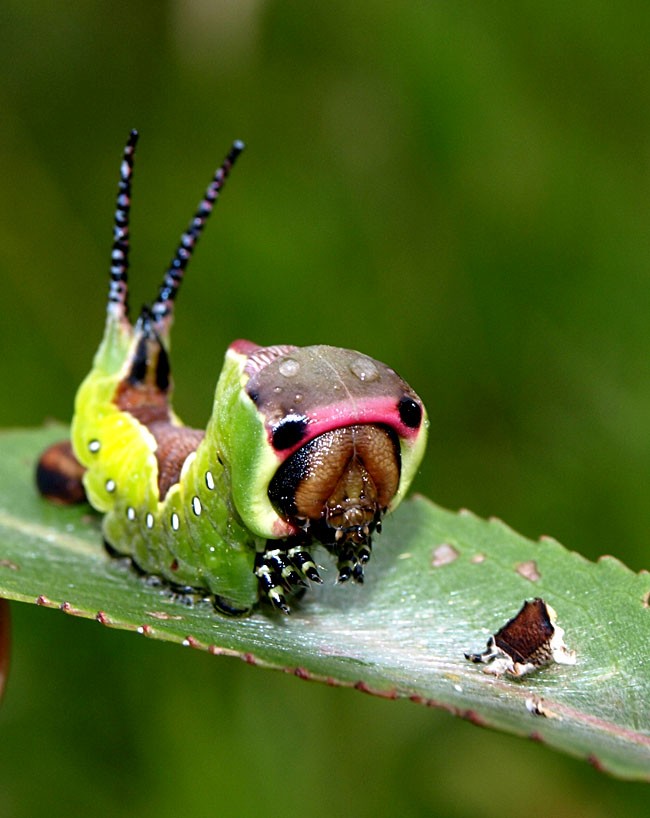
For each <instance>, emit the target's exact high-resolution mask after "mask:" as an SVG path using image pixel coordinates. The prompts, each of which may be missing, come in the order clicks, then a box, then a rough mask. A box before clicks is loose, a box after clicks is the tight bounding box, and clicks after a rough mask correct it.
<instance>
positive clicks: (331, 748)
mask: <svg viewBox="0 0 650 818" xmlns="http://www.w3.org/2000/svg"><path fill="white" fill-rule="evenodd" d="M0 38H1V39H0V41H1V43H2V48H1V49H0V112H1V113H0V173H1V175H2V180H3V195H2V197H1V198H0V230H1V231H2V237H1V238H2V240H1V241H0V265H1V268H2V269H1V274H2V305H3V307H2V318H1V319H0V340H1V343H2V363H1V364H0V372H1V373H2V383H3V384H4V386H3V390H2V391H3V398H2V401H1V403H0V422H1V423H2V425H6V426H16V425H38V424H41V423H42V422H43V421H44V420H45V419H46V418H51V417H55V418H59V419H64V420H65V419H68V418H69V417H70V415H71V408H72V399H73V395H74V392H75V389H76V387H77V385H78V383H79V381H80V380H81V378H82V377H83V375H84V374H85V373H86V371H87V369H88V366H89V363H90V359H91V356H92V354H93V352H94V350H95V347H96V345H97V342H98V340H99V337H100V334H101V330H102V324H103V314H104V298H105V293H106V281H107V278H106V275H107V269H108V255H109V246H110V235H111V218H112V211H113V203H114V195H115V190H116V183H117V170H118V165H119V157H120V152H121V149H122V145H123V143H124V140H125V138H126V135H127V133H128V131H129V129H130V128H132V127H137V128H138V129H139V130H140V132H141V141H140V146H139V155H138V159H137V167H136V175H135V189H134V207H133V214H132V226H133V242H134V244H133V251H132V303H133V304H134V305H135V306H137V305H138V304H139V303H140V302H142V301H144V300H147V299H149V298H150V297H151V295H152V294H153V292H154V290H155V286H156V284H157V282H158V279H159V276H160V274H161V272H162V269H163V267H164V265H165V264H166V263H167V261H168V260H169V257H170V255H171V253H172V251H173V249H174V247H175V243H176V241H177V237H178V235H179V234H180V231H181V229H183V228H184V227H185V225H186V223H187V221H188V219H189V216H190V215H191V212H192V210H193V208H194V206H195V204H196V203H197V201H198V199H199V196H200V195H201V192H202V191H203V189H204V187H205V185H206V184H207V182H208V180H209V178H210V174H211V173H212V171H213V169H214V167H215V166H216V165H217V164H218V163H219V162H220V161H221V158H222V156H223V154H224V153H225V151H226V150H227V148H228V146H229V144H230V142H231V140H232V139H233V138H242V139H244V140H245V141H246V142H247V144H248V150H247V152H246V154H245V155H244V156H243V157H242V159H241V161H240V163H239V165H238V167H237V169H236V172H235V174H234V175H233V178H232V180H231V182H230V184H229V187H228V190H227V191H226V193H225V195H224V198H223V200H222V202H221V203H220V205H219V207H218V211H217V213H216V214H215V218H214V223H213V224H211V225H210V226H209V229H208V231H207V233H206V235H205V237H204V239H203V240H202V242H201V245H200V247H199V250H198V252H197V254H196V258H195V260H194V263H193V264H192V266H191V268H190V275H189V280H188V281H187V283H186V289H185V290H184V292H183V293H182V296H181V298H180V302H179V307H180V308H179V312H178V319H177V322H176V327H175V333H174V356H173V363H174V367H175V370H174V371H175V376H176V383H177V393H176V394H177V401H176V403H177V408H178V410H179V412H180V413H181V415H182V416H183V417H184V418H185V419H186V420H187V421H188V422H190V423H193V424H197V425H198V424H200V425H203V424H204V422H205V420H206V418H207V415H208V413H209V411H210V406H211V400H212V392H213V388H214V384H215V383H216V378H217V375H218V372H219V370H220V368H221V360H222V356H223V352H224V350H225V347H226V346H227V344H228V343H229V342H230V341H231V340H232V339H234V338H237V337H250V338H252V339H254V340H256V341H259V342H260V343H265V344H266V343H280V342H292V343H298V344H301V343H310V342H324V343H330V344H336V345H339V346H351V347H355V348H359V349H361V350H363V351H365V352H368V353H369V354H371V355H373V356H374V357H377V358H379V359H382V360H386V361H387V362H388V363H390V364H391V365H393V366H394V367H395V368H396V369H397V370H398V371H399V372H400V373H401V374H403V375H404V377H406V378H407V379H408V380H409V381H410V382H411V383H412V384H413V385H414V386H415V388H416V389H417V390H418V391H419V393H420V394H421V395H422V397H423V398H424V400H425V402H426V404H427V406H428V409H429V413H430V416H431V442H430V448H429V454H428V458H427V461H426V464H425V466H424V467H423V469H422V471H421V474H420V475H419V478H418V482H417V489H419V490H420V491H422V492H424V493H425V494H427V495H429V496H430V497H432V498H433V499H435V500H436V501H437V502H439V503H441V504H442V505H444V506H447V507H449V508H458V507H462V506H465V507H468V508H471V509H472V510H474V511H475V512H477V513H478V514H480V515H482V516H489V515H496V516H499V517H502V518H503V519H505V520H506V521H507V522H508V523H510V524H511V525H512V526H513V527H514V528H516V529H517V530H519V531H521V532H522V533H524V534H526V535H528V536H530V537H533V538H537V537H538V536H540V535H542V534H551V535H553V536H555V537H557V538H558V539H560V540H561V541H562V542H564V543H565V544H566V545H567V546H568V547H570V548H572V549H575V550H578V551H580V552H582V553H583V554H585V555H587V556H589V557H590V558H594V559H595V558H597V557H598V555H600V554H602V553H613V554H615V555H617V556H618V557H620V558H621V559H623V560H624V561H625V562H626V563H627V564H629V565H630V566H631V567H632V568H634V569H635V570H638V569H641V568H643V567H649V563H650V560H649V559H648V550H647V549H648V531H649V530H650V504H649V503H648V502H647V495H648V486H649V485H650V424H649V423H648V418H649V417H650V365H649V356H648V350H649V349H650V323H649V321H648V315H649V314H650V138H649V135H650V6H649V5H648V4H647V3H645V2H633V1H632V0H621V2H617V3H616V4H614V3H612V2H609V3H608V2H600V0H590V2H576V3H560V2H553V1H552V2H548V3H544V4H539V3H526V2H524V3H521V2H519V3H514V2H505V3H501V4H487V3H485V4H480V3H479V4H473V3H466V2H453V3H442V2H405V3H395V2H389V1H388V0H376V2H372V3H371V2H359V3H354V4H353V3H348V2H342V1H341V0H331V1H330V2H328V3H320V4H318V3H310V2H302V3H300V2H286V0H228V1H227V2H225V1H223V2H210V1H209V0H177V1H176V2H172V1H171V0H170V1H169V2H142V1H140V0H135V2H134V0H131V2H123V1H122V2H116V0H111V2H108V0H97V1H96V2H93V3H88V2H80V1H79V0H72V2H67V3H60V4H55V3H43V2H34V1H33V0H20V2H18V0H4V2H3V4H2V10H1V11H0ZM13 616H14V639H15V644H14V657H13V667H12V675H11V677H10V680H9V687H8V690H7V693H6V698H5V701H4V704H3V707H2V709H1V710H0V737H1V741H0V748H1V749H0V818H5V816H10V817H11V818H21V817H22V816H30V817H31V816H35V815H42V814H53V815H60V814H64V813H65V814H66V815H68V816H87V815H88V814H90V813H91V811H92V814H93V815H94V816H97V817H98V818H99V817H101V816H113V815H138V816H176V815H179V814H186V815H196V814H200V813H201V814H217V815H220V814H227V815H235V816H253V815H258V814H266V815H271V816H274V815H278V816H283V817H284V818H293V816H303V815H310V816H324V815H337V814H342V813H345V814H349V815H354V816H395V815H397V816H425V815H434V816H436V815H437V816H469V815H475V814H478V813H480V814H481V815H483V816H488V818H491V816H501V815H503V813H504V810H508V811H510V810H512V809H517V810H520V809H521V810H525V812H526V813H527V814H528V815H532V816H538V815H539V816H542V815H543V816H548V815H553V816H565V815H566V816H569V815H571V816H574V815H580V816H585V817H586V818H597V817H599V816H609V815H611V814H613V813H614V812H616V814H623V813H626V812H629V814H641V812H642V811H645V809H646V807H647V790H646V789H645V787H644V786H643V785H635V784H624V783H621V782H617V781H614V780H611V779H608V778H605V777H603V776H601V775H600V774H599V773H597V772H596V771H595V770H593V769H591V768H590V767H589V766H588V765H587V764H585V763H582V762H577V761H573V760H571V759H566V758H564V757H562V756H560V755H557V754H555V753H553V752H551V751H549V750H547V749H545V748H543V747H539V746H537V745H535V744H533V743H531V742H525V741H522V740H517V739H514V738H510V737H507V736H502V735H499V734H495V733H489V732H486V731H481V730H478V729H477V728H475V727H472V726H470V725H469V724H466V723H464V722H461V721H458V720H454V719H452V718H451V717H450V716H448V715H447V714H445V713H438V712H432V711H429V710H426V709H423V708H419V707H416V706H414V705H412V704H409V703H390V702H386V701H381V700H374V699H372V698H370V697H365V696H362V695H360V694H359V693H356V692H351V691H347V690H336V689H330V688H326V687H323V686H319V685H314V684H306V683H305V682H302V681H299V680H297V679H294V678H291V677H288V676H284V675H283V674H279V673H275V674H274V673H271V672H264V671H261V670H257V669H255V668H251V667H248V666H246V665H244V664H243V663H240V662H237V661H235V660H228V659H223V658H221V659H216V658H213V657H209V656H206V655H200V654H196V653H192V652H189V651H186V652H183V651H181V650H180V649H178V648H175V647H171V646H168V645H160V644H152V643H149V642H146V641H144V640H138V639H136V638H134V637H133V636H131V635H126V634H122V633H115V632H110V631H107V630H106V629H102V628H99V627H98V626H97V625H96V624H94V623H89V622H81V621H75V620H72V619H69V618H66V617H64V616H63V615H61V614H60V613H57V612H52V611H45V610H41V609H36V608H34V607H32V606H24V605H23V606H20V605H14V606H13Z"/></svg>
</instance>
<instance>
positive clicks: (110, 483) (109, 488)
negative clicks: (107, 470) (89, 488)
mask: <svg viewBox="0 0 650 818" xmlns="http://www.w3.org/2000/svg"><path fill="white" fill-rule="evenodd" d="M116 488H117V487H116V485H115V480H110V479H109V480H107V481H106V491H107V492H108V493H109V494H112V493H113V492H114V491H115V489H116Z"/></svg>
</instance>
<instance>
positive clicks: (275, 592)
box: [255, 540, 322, 614]
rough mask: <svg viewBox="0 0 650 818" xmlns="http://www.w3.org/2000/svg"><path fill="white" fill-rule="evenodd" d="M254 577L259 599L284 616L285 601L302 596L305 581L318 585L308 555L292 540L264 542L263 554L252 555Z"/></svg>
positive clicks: (314, 569)
mask: <svg viewBox="0 0 650 818" xmlns="http://www.w3.org/2000/svg"><path fill="white" fill-rule="evenodd" d="M255 576H256V577H257V580H258V583H259V589H260V599H268V601H269V602H270V603H271V605H273V607H274V608H277V609H278V610H280V611H282V612H283V613H285V614H288V613H291V609H290V607H289V604H288V602H287V597H289V598H291V597H295V596H297V595H298V594H300V593H302V591H303V590H304V589H305V588H306V587H307V580H311V581H312V582H316V583H319V584H320V583H321V582H322V580H321V578H320V575H319V573H318V569H317V568H316V563H315V562H314V560H313V559H312V557H311V554H310V553H309V552H308V551H306V550H305V548H304V545H303V544H302V543H301V542H295V541H294V540H285V541H279V540H267V543H266V548H265V549H264V551H258V552H257V554H256V555H255Z"/></svg>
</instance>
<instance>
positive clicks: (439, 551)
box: [431, 542, 459, 568]
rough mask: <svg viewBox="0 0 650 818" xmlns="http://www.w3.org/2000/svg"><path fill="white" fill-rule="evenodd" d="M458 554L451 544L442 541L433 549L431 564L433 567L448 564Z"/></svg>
mask: <svg viewBox="0 0 650 818" xmlns="http://www.w3.org/2000/svg"><path fill="white" fill-rule="evenodd" d="M458 556H459V554H458V551H457V550H456V549H455V548H454V546H453V545H449V543H446V542H443V543H441V544H440V545H438V546H436V548H434V549H433V557H432V559H431V565H432V566H433V567H434V568H440V567H441V566H442V565H449V563H450V562H454V561H455V560H457V559H458Z"/></svg>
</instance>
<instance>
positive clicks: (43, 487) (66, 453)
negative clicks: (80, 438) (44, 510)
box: [36, 440, 86, 505]
mask: <svg viewBox="0 0 650 818" xmlns="http://www.w3.org/2000/svg"><path fill="white" fill-rule="evenodd" d="M85 471H86V469H85V468H84V467H83V466H82V465H81V463H80V462H79V461H78V460H77V458H76V457H75V456H74V454H73V453H72V444H71V443H70V441H69V440H62V441H61V442H60V443H54V444H53V445H52V446H50V447H49V448H47V449H46V450H45V451H44V452H43V454H42V455H41V456H40V458H39V460H38V463H37V465H36V487H37V488H38V490H39V492H40V493H41V494H42V495H43V497H45V498H46V499H47V500H50V501H52V502H53V503H60V504H61V505H74V504H75V503H83V502H85V500H86V492H85V490H84V487H83V483H82V481H81V478H82V477H83V475H84V472H85Z"/></svg>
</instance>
